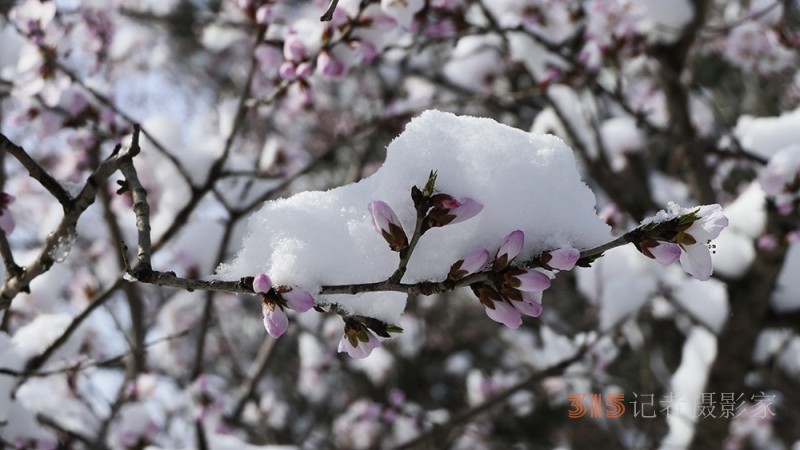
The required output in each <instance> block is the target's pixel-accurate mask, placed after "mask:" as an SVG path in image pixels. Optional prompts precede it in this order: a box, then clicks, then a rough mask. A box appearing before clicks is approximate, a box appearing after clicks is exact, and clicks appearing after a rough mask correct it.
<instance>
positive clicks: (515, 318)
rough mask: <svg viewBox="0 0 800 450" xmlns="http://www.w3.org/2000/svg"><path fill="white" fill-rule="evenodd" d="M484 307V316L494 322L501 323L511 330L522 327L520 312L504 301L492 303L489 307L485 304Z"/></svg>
mask: <svg viewBox="0 0 800 450" xmlns="http://www.w3.org/2000/svg"><path fill="white" fill-rule="evenodd" d="M484 306H485V307H486V315H487V316H489V318H490V319H492V320H494V321H495V322H499V323H502V324H503V325H505V326H507V327H508V328H513V329H516V328H519V326H520V325H522V317H521V316H520V312H519V311H518V310H517V309H516V308H514V307H513V306H511V304H510V303H508V302H506V301H505V300H498V301H494V302H492V306H491V307H490V306H487V305H486V304H484Z"/></svg>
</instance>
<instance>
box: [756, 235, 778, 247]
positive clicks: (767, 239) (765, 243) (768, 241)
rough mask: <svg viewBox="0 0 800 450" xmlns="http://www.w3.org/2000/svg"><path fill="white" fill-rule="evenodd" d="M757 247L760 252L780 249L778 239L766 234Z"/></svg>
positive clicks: (759, 239)
mask: <svg viewBox="0 0 800 450" xmlns="http://www.w3.org/2000/svg"><path fill="white" fill-rule="evenodd" d="M756 247H758V248H759V250H774V249H775V248H777V247H778V238H776V237H775V235H773V234H765V235H764V236H761V237H760V238H758V241H757V243H756Z"/></svg>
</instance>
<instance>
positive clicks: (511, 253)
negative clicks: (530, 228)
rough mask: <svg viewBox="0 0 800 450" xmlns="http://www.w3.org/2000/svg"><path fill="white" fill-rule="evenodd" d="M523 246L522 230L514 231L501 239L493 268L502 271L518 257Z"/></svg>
mask: <svg viewBox="0 0 800 450" xmlns="http://www.w3.org/2000/svg"><path fill="white" fill-rule="evenodd" d="M524 244H525V233H523V232H522V230H514V231H512V232H511V233H509V234H508V236H506V237H505V238H504V239H503V243H502V244H500V248H499V249H498V250H497V256H495V257H494V266H495V268H496V269H503V268H505V267H506V266H508V265H509V264H510V263H511V261H513V260H514V258H516V257H517V255H519V252H520V251H521V250H522V246H523V245H524Z"/></svg>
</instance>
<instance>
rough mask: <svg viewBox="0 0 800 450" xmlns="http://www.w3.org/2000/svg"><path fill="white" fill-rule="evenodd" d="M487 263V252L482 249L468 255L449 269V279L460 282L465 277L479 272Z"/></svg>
mask: <svg viewBox="0 0 800 450" xmlns="http://www.w3.org/2000/svg"><path fill="white" fill-rule="evenodd" d="M488 262H489V250H486V249H485V248H482V249H480V250H477V251H475V252H472V253H470V254H469V255H468V256H467V257H466V258H464V259H459V260H458V261H456V262H455V264H453V265H452V266H451V267H450V275H449V278H450V279H451V280H460V279H462V278H464V277H465V276H467V275H471V274H473V273H475V272H480V271H481V270H483V268H484V267H486V264H487V263H488Z"/></svg>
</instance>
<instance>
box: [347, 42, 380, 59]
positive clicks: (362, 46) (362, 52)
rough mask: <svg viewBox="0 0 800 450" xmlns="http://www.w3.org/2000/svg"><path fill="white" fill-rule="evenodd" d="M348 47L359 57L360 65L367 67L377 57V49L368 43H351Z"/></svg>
mask: <svg viewBox="0 0 800 450" xmlns="http://www.w3.org/2000/svg"><path fill="white" fill-rule="evenodd" d="M350 47H352V49H353V50H354V51H355V52H356V54H357V55H359V56H360V57H361V64H364V65H369V64H372V61H374V60H375V57H376V56H378V49H376V48H375V45H374V44H373V43H372V42H369V41H351V42H350Z"/></svg>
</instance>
